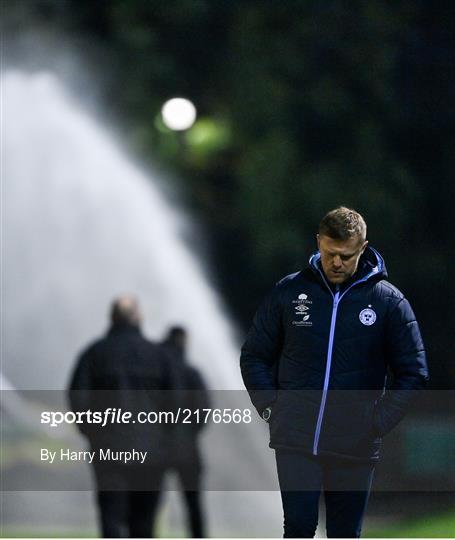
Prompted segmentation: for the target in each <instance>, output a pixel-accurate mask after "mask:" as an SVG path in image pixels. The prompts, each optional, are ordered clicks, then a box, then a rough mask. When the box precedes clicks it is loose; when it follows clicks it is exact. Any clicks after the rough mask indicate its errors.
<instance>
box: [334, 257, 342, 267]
mask: <svg viewBox="0 0 455 540" xmlns="http://www.w3.org/2000/svg"><path fill="white" fill-rule="evenodd" d="M333 266H334V267H335V268H340V267H341V257H340V256H339V255H335V257H334V258H333Z"/></svg>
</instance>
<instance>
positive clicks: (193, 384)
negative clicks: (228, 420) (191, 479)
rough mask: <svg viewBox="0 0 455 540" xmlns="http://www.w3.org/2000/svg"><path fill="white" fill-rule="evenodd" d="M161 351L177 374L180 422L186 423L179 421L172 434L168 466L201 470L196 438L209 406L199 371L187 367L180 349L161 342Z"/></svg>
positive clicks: (204, 424)
mask: <svg viewBox="0 0 455 540" xmlns="http://www.w3.org/2000/svg"><path fill="white" fill-rule="evenodd" d="M163 348H164V350H165V351H166V353H167V354H168V356H169V357H170V358H171V360H172V362H173V367H172V370H173V372H175V373H177V374H178V382H179V385H180V390H179V392H178V405H179V406H180V407H181V408H182V411H184V414H183V415H182V416H181V419H185V420H186V421H185V422H184V421H183V420H182V421H181V422H179V423H178V425H176V426H175V429H173V431H172V450H171V453H170V455H169V464H170V466H171V467H173V468H176V469H186V470H188V469H189V468H191V467H193V468H195V469H197V470H199V469H200V468H201V467H202V458H201V454H200V449H199V435H200V433H201V430H202V429H203V428H204V427H205V426H206V423H205V422H204V420H205V417H206V414H205V412H204V409H208V408H209V407H210V406H211V403H210V398H209V393H208V391H207V387H206V384H205V382H204V379H203V378H202V376H201V374H200V372H199V370H197V369H196V368H195V367H193V366H191V365H190V364H188V362H187V359H186V355H185V352H184V351H183V350H182V349H181V348H179V347H176V346H175V345H173V344H172V343H169V342H167V341H164V342H163ZM190 411H191V412H190ZM209 417H210V415H209ZM198 420H199V421H198Z"/></svg>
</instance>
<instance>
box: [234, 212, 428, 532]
mask: <svg viewBox="0 0 455 540" xmlns="http://www.w3.org/2000/svg"><path fill="white" fill-rule="evenodd" d="M317 241H318V248H319V250H318V252H316V253H315V254H314V255H313V256H312V257H311V258H310V264H309V268H307V269H305V270H303V271H301V272H297V273H295V274H292V275H289V276H287V277H285V278H284V279H282V280H281V281H280V282H278V283H277V285H276V286H275V287H274V289H273V290H272V291H271V292H270V294H269V295H268V296H267V297H266V298H265V300H264V302H263V303H262V305H261V306H260V307H259V309H258V311H257V313H256V315H255V318H254V322H253V326H252V327H251V329H250V331H249V333H248V336H247V339H246V342H245V344H244V346H243V348H242V354H241V369H242V376H243V380H244V382H245V385H246V387H247V389H248V391H249V393H250V396H251V399H252V402H253V404H254V406H255V407H256V409H257V410H258V412H259V414H261V415H262V417H263V418H264V419H265V420H267V421H269V422H270V446H271V448H274V449H275V451H276V460H277V469H278V478H279V482H280V488H281V495H282V501H283V509H284V535H285V537H313V536H314V534H315V531H316V527H317V522H318V501H319V495H320V492H321V488H323V489H324V496H325V503H326V525H327V535H328V536H329V537H359V536H360V531H361V525H362V520H363V515H364V511H365V508H366V504H367V500H368V495H369V491H370V488H371V482H372V477H373V471H374V464H375V462H377V460H378V459H379V450H380V444H381V437H382V436H384V435H386V434H387V433H388V432H389V431H390V430H391V429H392V428H393V427H394V426H395V425H396V424H397V423H398V422H399V421H400V420H401V419H402V418H403V416H404V414H405V412H406V410H407V409H408V408H409V403H410V400H411V396H412V394H413V393H414V392H415V390H418V389H421V388H422V387H423V386H424V385H425V383H426V381H427V379H428V370H427V365H426V358H425V351H424V347H423V343H422V338H421V336H420V331H419V327H418V324H417V322H416V320H415V316H414V313H413V311H412V309H411V307H410V305H409V303H408V301H407V300H406V299H405V298H404V297H403V294H402V293H401V292H400V291H399V290H398V289H396V288H395V287H394V286H393V285H391V284H390V283H388V282H387V281H386V280H385V278H386V277H387V272H386V269H385V265H384V261H383V259H382V257H381V256H380V255H379V253H378V252H377V251H376V250H375V249H373V248H371V247H369V246H368V242H367V240H366V224H365V221H364V219H363V218H362V216H361V215H360V214H358V213H357V212H355V211H354V210H350V209H348V208H345V207H340V208H337V209H335V210H332V211H331V212H329V213H328V214H327V215H326V216H325V217H324V218H323V219H322V221H321V223H320V226H319V234H318V235H317ZM388 369H389V370H390V372H391V373H392V375H393V382H392V385H391V386H390V388H389V389H388V390H387V391H385V384H386V375H387V370H388Z"/></svg>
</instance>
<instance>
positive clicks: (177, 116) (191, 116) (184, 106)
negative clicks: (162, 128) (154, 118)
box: [161, 98, 196, 131]
mask: <svg viewBox="0 0 455 540" xmlns="http://www.w3.org/2000/svg"><path fill="white" fill-rule="evenodd" d="M161 116H162V117H163V122H164V124H165V125H166V127H168V128H169V129H173V130H174V131H183V130H185V129H188V128H190V127H191V126H192V125H193V124H194V121H195V120H196V107H195V106H194V105H193V104H192V103H191V101H189V100H188V99H184V98H173V99H170V100H169V101H166V103H165V104H164V105H163V107H162V109H161Z"/></svg>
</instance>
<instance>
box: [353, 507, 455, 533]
mask: <svg viewBox="0 0 455 540" xmlns="http://www.w3.org/2000/svg"><path fill="white" fill-rule="evenodd" d="M363 536H364V537H366V538H455V512H450V513H446V514H442V515H439V516H428V517H425V518H424V517H422V518H419V519H418V520H416V521H413V522H406V523H403V525H395V526H394V527H390V528H384V529H382V528H381V529H371V530H369V531H365V534H364V535H363Z"/></svg>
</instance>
